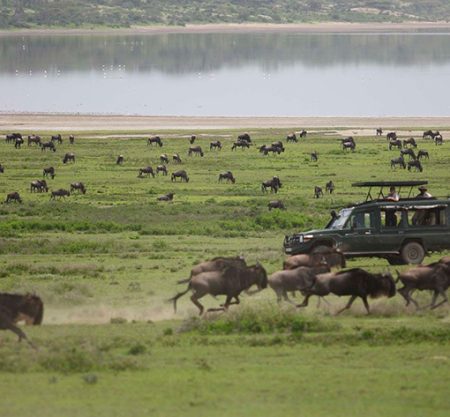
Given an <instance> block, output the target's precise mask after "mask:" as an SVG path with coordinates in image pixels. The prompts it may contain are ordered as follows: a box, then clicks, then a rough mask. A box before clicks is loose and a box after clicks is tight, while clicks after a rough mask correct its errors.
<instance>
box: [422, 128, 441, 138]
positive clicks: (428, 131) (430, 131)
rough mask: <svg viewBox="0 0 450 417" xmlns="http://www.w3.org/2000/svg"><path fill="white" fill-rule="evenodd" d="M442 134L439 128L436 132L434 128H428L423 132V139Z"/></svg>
mask: <svg viewBox="0 0 450 417" xmlns="http://www.w3.org/2000/svg"><path fill="white" fill-rule="evenodd" d="M437 135H440V133H439V130H436V133H434V132H433V131H432V130H426V131H425V132H423V135H422V138H423V139H433V140H434V138H435V136H437Z"/></svg>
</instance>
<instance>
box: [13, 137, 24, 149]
mask: <svg viewBox="0 0 450 417" xmlns="http://www.w3.org/2000/svg"><path fill="white" fill-rule="evenodd" d="M22 145H23V139H22V138H17V139H16V141H15V143H14V147H15V148H16V149H20V148H21V147H22Z"/></svg>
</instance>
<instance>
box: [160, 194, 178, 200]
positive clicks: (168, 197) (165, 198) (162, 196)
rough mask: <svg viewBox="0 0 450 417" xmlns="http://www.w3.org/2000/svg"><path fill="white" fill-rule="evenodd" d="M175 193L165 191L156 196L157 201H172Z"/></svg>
mask: <svg viewBox="0 0 450 417" xmlns="http://www.w3.org/2000/svg"><path fill="white" fill-rule="evenodd" d="M174 195H175V193H167V194H164V195H161V196H159V197H158V198H157V200H158V201H172V200H173V196H174Z"/></svg>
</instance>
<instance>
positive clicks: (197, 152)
mask: <svg viewBox="0 0 450 417" xmlns="http://www.w3.org/2000/svg"><path fill="white" fill-rule="evenodd" d="M192 154H194V155H200V156H204V153H203V151H202V147H201V146H189V151H188V155H189V156H191V155H192Z"/></svg>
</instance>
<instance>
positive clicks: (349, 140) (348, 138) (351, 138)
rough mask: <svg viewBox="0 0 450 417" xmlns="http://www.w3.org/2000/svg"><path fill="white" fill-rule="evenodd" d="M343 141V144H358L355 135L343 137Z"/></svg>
mask: <svg viewBox="0 0 450 417" xmlns="http://www.w3.org/2000/svg"><path fill="white" fill-rule="evenodd" d="M341 143H342V144H344V143H354V144H356V142H355V139H354V138H353V136H347V137H346V138H344V139H341Z"/></svg>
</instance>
